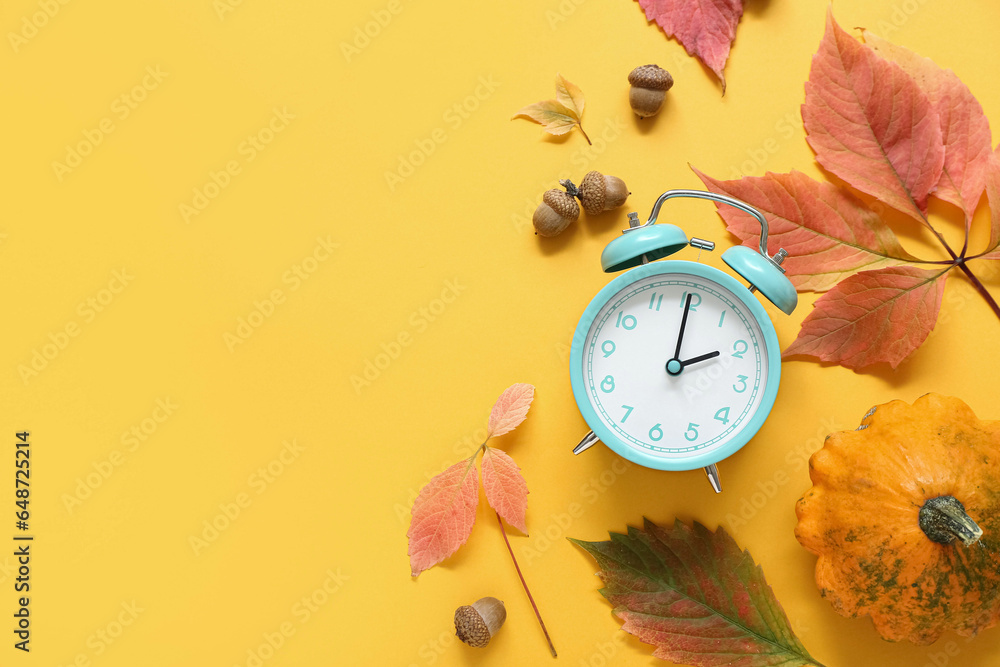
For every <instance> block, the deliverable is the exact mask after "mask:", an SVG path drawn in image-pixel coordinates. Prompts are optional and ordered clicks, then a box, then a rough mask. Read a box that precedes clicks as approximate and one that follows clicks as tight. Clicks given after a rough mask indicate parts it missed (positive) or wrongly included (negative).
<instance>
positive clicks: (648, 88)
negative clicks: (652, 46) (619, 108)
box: [628, 65, 674, 118]
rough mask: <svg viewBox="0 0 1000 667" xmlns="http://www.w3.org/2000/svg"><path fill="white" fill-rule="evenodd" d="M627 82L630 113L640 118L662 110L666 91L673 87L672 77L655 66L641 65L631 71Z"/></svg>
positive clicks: (653, 114)
mask: <svg viewBox="0 0 1000 667" xmlns="http://www.w3.org/2000/svg"><path fill="white" fill-rule="evenodd" d="M628 82H629V84H631V86H632V87H631V88H630V89H629V93H628V103H629V105H630V106H631V107H632V111H634V112H635V115H637V116H639V117H640V118H648V117H649V116H655V115H656V114H658V113H659V112H660V109H662V108H663V101H664V100H665V99H666V98H667V91H668V90H670V87H671V86H673V85H674V77H672V76H670V72H668V71H667V70H665V69H663V68H662V67H659V66H657V65H643V66H642V67H636V68H635V69H634V70H632V73H631V74H629V75H628Z"/></svg>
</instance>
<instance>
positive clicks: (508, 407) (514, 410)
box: [486, 383, 535, 438]
mask: <svg viewBox="0 0 1000 667" xmlns="http://www.w3.org/2000/svg"><path fill="white" fill-rule="evenodd" d="M534 398H535V388H534V387H533V386H532V385H530V384H524V383H518V384H512V385H511V386H509V387H507V389H505V390H504V392H503V393H502V394H500V398H498V399H497V402H496V403H494V404H493V409H492V410H491V411H490V421H489V424H488V425H487V428H486V430H487V432H488V433H489V436H488V437H489V438H495V437H497V436H500V435H504V434H505V433H510V432H511V431H513V430H514V429H515V428H517V427H518V425H519V424H520V423H521V422H523V421H524V419H525V417H527V416H528V408H530V407H531V401H532V400H533V399H534Z"/></svg>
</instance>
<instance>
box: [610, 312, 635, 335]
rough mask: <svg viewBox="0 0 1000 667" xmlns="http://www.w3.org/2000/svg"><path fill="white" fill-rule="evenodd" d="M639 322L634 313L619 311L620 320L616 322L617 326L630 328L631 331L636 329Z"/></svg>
mask: <svg viewBox="0 0 1000 667" xmlns="http://www.w3.org/2000/svg"><path fill="white" fill-rule="evenodd" d="M623 315H624V317H623ZM638 323H639V321H638V320H637V319H635V316H634V315H625V314H624V313H618V321H617V322H615V326H616V327H621V328H622V329H628V330H629V331H631V330H632V329H635V325H637V324H638Z"/></svg>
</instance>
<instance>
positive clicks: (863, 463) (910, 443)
mask: <svg viewBox="0 0 1000 667" xmlns="http://www.w3.org/2000/svg"><path fill="white" fill-rule="evenodd" d="M809 468H810V476H811V478H812V483H813V487H812V488H811V489H810V490H809V491H808V492H807V493H806V494H805V495H804V496H803V497H802V498H801V499H799V501H798V504H797V506H796V514H797V515H798V525H797V526H796V529H795V536H796V538H798V540H799V542H801V543H802V545H803V546H804V547H805V548H806V549H808V550H809V551H811V552H812V553H814V554H816V555H817V556H819V560H818V561H817V563H816V584H817V585H818V586H819V590H820V593H821V595H822V596H823V597H824V598H826V599H827V600H829V601H830V603H831V604H832V605H833V607H834V609H835V610H836V611H838V612H839V613H840V614H842V615H844V616H864V615H868V616H871V618H872V621H873V622H874V624H875V628H876V629H877V630H878V632H879V634H880V635H882V637H883V638H885V639H888V640H891V641H899V640H909V641H911V642H914V643H917V644H929V643H931V642H933V641H935V640H936V639H937V638H938V637H940V636H941V634H942V633H943V632H945V631H954V632H956V633H958V634H959V635H963V636H972V635H975V634H976V633H978V632H979V631H981V630H983V629H985V628H989V627H991V626H993V625H995V624H996V623H997V620H998V618H1000V421H980V420H979V419H977V418H976V415H975V414H974V413H973V412H972V409H971V408H969V406H968V405H966V404H965V403H964V402H962V401H960V400H959V399H957V398H951V397H947V396H940V395H936V394H928V395H926V396H923V397H921V398H919V399H917V401H916V402H915V403H914V404H913V405H912V406H910V405H908V404H906V403H904V402H903V401H892V402H891V403H886V404H885V405H879V406H876V407H875V408H873V409H872V411H871V412H869V413H868V415H866V417H865V419H864V421H863V422H862V424H861V427H860V428H859V429H858V430H856V431H842V432H838V433H833V434H831V435H830V436H829V437H828V438H827V439H826V442H825V443H824V445H823V448H822V449H820V450H819V451H817V452H816V453H815V454H813V456H812V458H811V459H810V461H809Z"/></svg>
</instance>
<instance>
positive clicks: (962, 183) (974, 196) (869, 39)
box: [862, 30, 993, 228]
mask: <svg viewBox="0 0 1000 667" xmlns="http://www.w3.org/2000/svg"><path fill="white" fill-rule="evenodd" d="M862 35H863V37H864V40H865V43H866V44H867V45H868V46H869V47H870V48H871V49H872V50H873V51H874V52H875V53H877V54H878V55H880V56H882V57H883V58H885V59H886V60H888V61H891V62H894V63H896V64H897V65H899V66H900V67H902V68H903V71H905V72H906V73H907V74H909V75H910V77H911V78H912V79H913V80H914V81H915V82H916V83H917V85H918V86H919V87H920V89H921V90H923V91H924V92H925V93H926V94H927V98H928V100H929V101H930V103H931V106H932V107H933V108H934V110H935V111H936V112H937V114H938V118H939V119H940V125H941V138H942V142H943V144H944V167H943V169H942V172H941V178H940V179H939V180H938V182H937V184H936V187H935V188H933V189H932V190H933V193H934V196H935V197H937V198H938V199H942V200H944V201H947V202H950V203H952V204H954V205H955V206H957V207H959V208H960V209H962V211H963V212H964V213H965V220H966V228H968V226H969V225H970V224H971V222H972V216H973V214H974V213H975V212H976V206H977V205H978V204H979V198H980V197H981V196H982V194H983V188H985V187H986V171H987V168H988V165H989V161H990V155H991V153H992V152H993V139H992V135H991V133H990V123H989V121H988V120H987V119H986V114H985V113H984V112H983V107H982V106H981V105H980V104H979V102H978V100H976V98H975V97H973V96H972V91H970V90H969V88H968V86H966V85H965V84H964V83H962V82H961V81H960V80H959V78H958V77H957V76H956V75H955V73H954V72H952V71H951V70H947V69H942V68H941V67H938V65H936V64H935V63H934V61H933V60H931V59H930V58H925V57H923V56H920V55H917V54H916V53H914V52H913V51H910V50H909V49H905V48H903V47H901V46H896V45H895V44H892V43H890V42H887V41H885V40H884V39H882V38H881V37H879V36H878V35H875V34H873V33H871V32H868V31H867V30H863V31H862Z"/></svg>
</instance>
